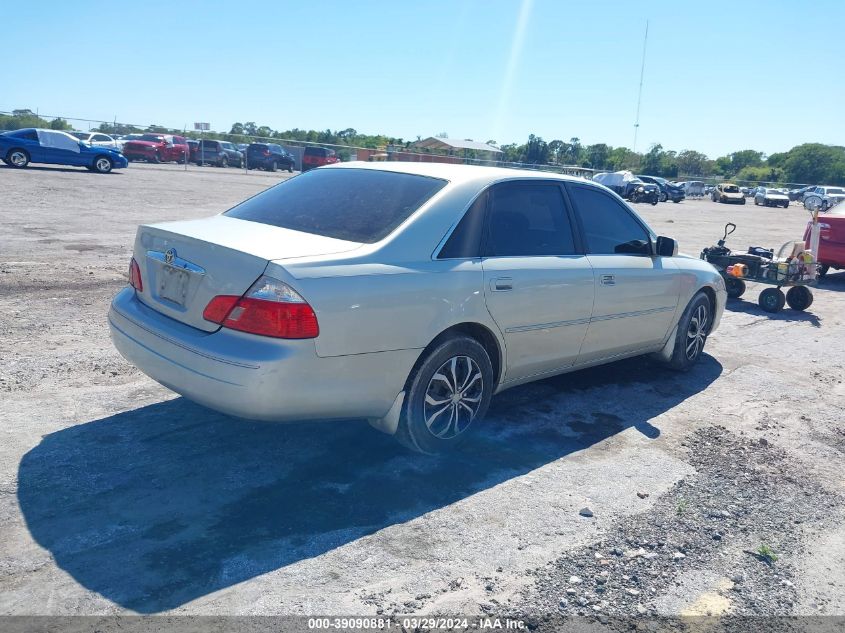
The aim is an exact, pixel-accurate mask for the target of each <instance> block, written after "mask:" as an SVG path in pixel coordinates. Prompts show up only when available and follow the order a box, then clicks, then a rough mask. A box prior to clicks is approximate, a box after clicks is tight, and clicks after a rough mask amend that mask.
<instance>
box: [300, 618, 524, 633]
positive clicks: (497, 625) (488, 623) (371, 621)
mask: <svg viewBox="0 0 845 633" xmlns="http://www.w3.org/2000/svg"><path fill="white" fill-rule="evenodd" d="M394 627H396V628H400V627H401V628H402V629H404V630H423V631H426V630H447V631H459V630H466V629H469V628H474V629H478V630H505V631H508V630H509V631H519V630H525V628H526V627H525V623H524V622H523V621H522V620H515V619H511V618H490V617H483V618H461V617H458V618H442V617H424V616H421V617H405V618H391V617H379V616H375V617H351V618H309V619H308V628H309V629H310V630H317V631H319V630H360V631H365V630H371V631H387V630H390V629H392V628H394Z"/></svg>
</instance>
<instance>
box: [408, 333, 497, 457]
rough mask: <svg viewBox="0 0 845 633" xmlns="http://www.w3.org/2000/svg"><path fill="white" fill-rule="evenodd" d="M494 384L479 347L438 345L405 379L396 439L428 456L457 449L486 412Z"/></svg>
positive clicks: (452, 340)
mask: <svg viewBox="0 0 845 633" xmlns="http://www.w3.org/2000/svg"><path fill="white" fill-rule="evenodd" d="M493 381H494V378H493V365H492V363H491V362H490V357H489V355H488V354H487V351H486V350H485V349H484V347H483V346H482V345H481V344H480V343H479V342H478V341H476V340H475V339H472V338H469V337H468V336H454V337H449V338H447V339H445V340H443V341H441V342H440V343H439V344H437V345H436V346H435V347H434V348H433V349H431V350H430V351H429V352H428V354H427V355H426V356H425V358H424V359H423V361H422V363H420V364H419V366H418V367H417V369H416V371H415V372H414V373H413V374H412V375H411V377H410V378H409V385H408V387H407V391H406V393H407V395H406V398H405V404H404V406H403V412H402V417H401V419H400V421H399V428H398V429H397V430H396V439H397V440H398V441H399V442H400V443H401V444H403V445H404V446H406V447H407V448H410V449H411V450H414V451H417V452H420V453H425V454H428V455H433V454H437V453H442V452H444V451H449V450H452V449H454V448H456V447H457V446H459V445H460V444H461V443H462V442H463V441H464V440H465V439H466V437H467V435H468V433H469V430H470V429H471V428H473V427H474V426H477V425H478V421H479V420H480V419H481V418H483V417H484V414H485V413H486V412H487V408H488V407H489V405H490V399H491V398H492V396H493V388H494V385H493Z"/></svg>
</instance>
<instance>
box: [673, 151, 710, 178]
mask: <svg viewBox="0 0 845 633" xmlns="http://www.w3.org/2000/svg"><path fill="white" fill-rule="evenodd" d="M708 162H709V161H708V160H707V156H706V155H705V154H702V153H701V152H696V151H695V150H692V149H685V150H684V151H682V152H680V153H679V154H678V155H677V157H676V158H675V164H676V165H677V166H678V173H680V174H683V175H685V176H706V175H708V174H707V173H706V172H707V163H708Z"/></svg>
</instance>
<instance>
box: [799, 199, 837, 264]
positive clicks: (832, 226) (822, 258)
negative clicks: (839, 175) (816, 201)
mask: <svg viewBox="0 0 845 633" xmlns="http://www.w3.org/2000/svg"><path fill="white" fill-rule="evenodd" d="M843 204H845V203H843ZM819 227H820V228H821V235H820V238H821V239H819V252H818V255H817V257H816V259H817V260H818V262H819V263H820V264H821V266H820V267H819V276H820V277H824V275H825V274H827V271H828V270H829V269H831V268H837V269H838V268H845V209H842V210H839V209H835V210H834V211H833V212H831V213H827V214H825V215H824V216H821V217H819ZM804 243H805V244H806V247H807V248H809V247H810V224H807V230H806V231H805V232H804Z"/></svg>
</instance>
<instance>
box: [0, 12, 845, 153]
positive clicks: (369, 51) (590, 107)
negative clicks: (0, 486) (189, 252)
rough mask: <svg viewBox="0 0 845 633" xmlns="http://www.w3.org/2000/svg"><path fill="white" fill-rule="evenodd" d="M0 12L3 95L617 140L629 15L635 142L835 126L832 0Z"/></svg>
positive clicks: (41, 104)
mask: <svg viewBox="0 0 845 633" xmlns="http://www.w3.org/2000/svg"><path fill="white" fill-rule="evenodd" d="M3 17H4V20H3V22H4V24H3V25H0V32H2V41H3V49H4V50H5V51H6V53H7V55H6V58H5V61H4V62H3V64H2V65H0V110H4V111H9V110H11V109H13V108H31V109H32V110H36V109H38V111H39V112H40V113H42V114H48V115H65V116H76V117H82V118H90V119H105V120H113V119H114V118H115V117H117V119H118V120H119V121H125V122H131V123H143V124H149V123H157V124H160V125H167V126H172V127H182V126H183V125H185V124H188V125H189V126H190V125H191V124H192V123H193V122H194V121H208V122H210V123H211V126H212V129H215V130H226V131H228V129H229V127H230V126H231V124H232V123H233V122H235V121H241V122H244V121H255V122H256V123H258V124H259V125H261V124H266V125H269V126H270V127H272V128H274V129H289V128H292V127H299V128H305V129H310V128H314V129H326V128H331V129H343V128H347V127H352V128H355V129H357V130H359V131H361V132H366V133H383V134H387V135H393V136H400V137H403V138H405V139H411V140H413V139H415V138H416V137H417V135H420V136H422V137H426V136H432V135H435V134H437V133H440V132H447V133H448V134H449V135H450V136H453V137H457V138H471V139H474V140H477V141H486V140H488V139H493V140H495V141H497V142H499V143H509V142H520V143H521V142H524V141H525V139H526V138H527V136H528V134H529V133H534V134H537V135H539V136H542V137H543V138H544V139H545V140H547V141H550V140H552V139H555V138H558V139H562V140H569V138H570V137H573V136H577V137H579V138H580V139H581V141H582V142H583V143H599V142H604V143H608V144H610V145H614V146H619V145H624V146H627V147H631V145H632V144H633V140H634V120H635V113H636V103H637V86H638V83H639V74H640V59H641V52H642V39H643V31H644V28H645V22H646V19H648V20H649V41H648V51H647V55H646V68H645V83H644V88H643V96H642V110H641V116H640V129H639V137H638V143H637V149H639V150H643V149H645V148H647V147H648V146H649V145H650V144H651V143H655V142H659V143H661V144H662V145H663V146H664V148H666V149H675V150H682V149H687V148H689V149H697V150H699V151H703V152H705V153H707V154H708V155H710V156H711V157H716V156H718V155H722V154H726V153H728V152H731V151H735V150H739V149H746V148H753V149H758V150H762V151H764V152H766V153H773V152H776V151H783V150H786V149H789V148H790V147H792V146H794V145H797V144H799V143H803V142H822V143H830V144H840V145H845V125H843V113H845V98H843V97H845V94H843V93H845V80H843V68H845V64H843V62H845V45H843V39H842V36H841V32H842V28H841V27H842V25H843V24H845V2H842V0H838V1H826V0H819V1H817V2H811V3H802V4H798V3H796V2H783V1H781V0H771V1H769V2H757V1H747V2H746V1H743V2H736V1H734V2H722V1H720V0H719V1H714V2H708V3H687V2H682V1H679V0H674V1H672V2H660V1H654V2H649V1H647V0H643V1H641V2H631V1H630V0H629V1H627V2H615V1H605V2H601V3H593V2H568V1H564V0H533V1H532V0H523V1H520V0H463V1H462V0H451V1H450V0H427V1H422V0H419V1H411V0H392V1H383V0H321V1H318V2H309V1H306V0H296V1H295V2H292V1H275V2H273V1H268V2H250V1H249V0H245V1H244V2H237V3H235V2H231V1H229V2H217V1H208V2H179V1H178V0H176V1H174V0H171V1H170V2H160V1H158V0H151V1H148V2H130V1H126V2H113V1H90V2H55V3H51V4H50V6H49V7H45V5H43V4H38V3H21V2H18V3H7V4H6V5H5V6H4V8H3ZM808 38H813V39H812V40H810V39H808ZM9 51H25V53H24V54H22V55H20V56H17V57H12V58H10V57H9V56H8V53H9ZM13 60H14V61H15V62H16V63H11V62H12V61H13ZM80 127H81V126H80ZM84 129H87V128H84Z"/></svg>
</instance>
